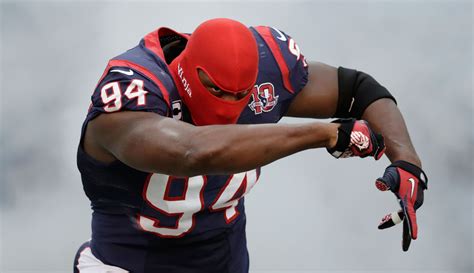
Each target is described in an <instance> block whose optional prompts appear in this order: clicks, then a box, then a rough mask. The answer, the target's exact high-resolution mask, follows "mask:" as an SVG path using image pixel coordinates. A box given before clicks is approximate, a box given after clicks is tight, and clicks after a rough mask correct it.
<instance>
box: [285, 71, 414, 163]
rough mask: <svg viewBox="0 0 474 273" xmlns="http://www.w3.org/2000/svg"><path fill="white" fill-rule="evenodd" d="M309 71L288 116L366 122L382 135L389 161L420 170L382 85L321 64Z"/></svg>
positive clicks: (399, 120) (409, 141) (408, 140)
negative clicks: (361, 120) (304, 84)
mask: <svg viewBox="0 0 474 273" xmlns="http://www.w3.org/2000/svg"><path fill="white" fill-rule="evenodd" d="M308 70H309V71H308V72H309V75H308V83H307V84H306V86H305V87H304V88H303V89H302V90H301V92H300V93H299V94H298V95H297V96H296V97H295V99H294V100H293V102H292V103H291V105H290V107H289V109H288V112H287V114H286V115H287V116H292V117H311V118H331V117H336V118H348V117H353V118H356V119H364V120H367V121H368V122H369V124H370V126H371V127H372V128H373V129H374V130H375V131H377V132H379V133H381V134H382V135H383V136H384V141H385V145H386V147H387V150H386V154H387V156H388V158H389V159H390V160H391V161H392V162H393V161H397V160H405V161H408V162H410V163H412V164H415V165H417V166H419V167H421V161H420V159H419V157H418V155H417V153H416V151H415V149H414V147H413V144H412V142H411V140H410V137H409V134H408V130H407V127H406V125H405V121H404V120H403V116H402V114H401V113H400V110H399V109H398V107H397V105H396V104H395V102H394V100H393V99H392V98H390V97H391V95H389V93H388V94H387V93H382V92H384V91H382V92H381V93H378V92H379V90H381V89H385V88H384V87H383V86H381V85H380V84H378V83H377V82H376V81H375V80H374V79H373V78H372V77H371V76H369V75H367V74H365V73H363V72H360V71H354V70H348V69H344V68H339V69H338V68H335V67H332V66H329V65H326V64H323V63H316V62H310V63H309V67H308ZM385 90H386V89H385ZM371 92H373V93H376V94H370V93H371ZM387 92H388V91H387ZM364 93H365V94H367V96H365V95H364Z"/></svg>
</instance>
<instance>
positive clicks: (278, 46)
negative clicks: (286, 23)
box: [251, 26, 306, 65]
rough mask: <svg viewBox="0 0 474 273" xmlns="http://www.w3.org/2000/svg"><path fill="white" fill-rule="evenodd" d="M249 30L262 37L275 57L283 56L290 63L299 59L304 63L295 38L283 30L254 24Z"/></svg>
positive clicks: (294, 62)
mask: <svg viewBox="0 0 474 273" xmlns="http://www.w3.org/2000/svg"><path fill="white" fill-rule="evenodd" d="M251 30H253V31H254V33H257V34H258V35H259V36H260V37H261V39H263V41H264V42H265V43H266V44H267V46H268V47H269V48H270V50H271V52H272V54H273V55H274V56H275V57H279V56H281V57H283V58H284V59H285V61H286V62H289V64H290V65H291V64H296V63H297V62H298V61H300V60H301V61H302V62H304V63H306V61H305V59H304V56H303V55H302V53H301V50H300V47H299V45H298V44H297V43H296V41H295V39H293V38H292V37H291V36H290V35H288V34H286V33H285V32H284V31H282V30H280V29H278V28H276V27H271V26H255V27H251Z"/></svg>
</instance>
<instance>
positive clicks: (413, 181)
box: [408, 177, 415, 198]
mask: <svg viewBox="0 0 474 273" xmlns="http://www.w3.org/2000/svg"><path fill="white" fill-rule="evenodd" d="M408 181H410V183H411V195H410V198H413V191H414V190H415V179H413V178H411V177H410V178H408Z"/></svg>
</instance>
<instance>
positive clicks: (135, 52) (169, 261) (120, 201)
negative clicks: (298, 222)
mask: <svg viewBox="0 0 474 273" xmlns="http://www.w3.org/2000/svg"><path fill="white" fill-rule="evenodd" d="M250 29H251V31H252V33H253V34H254V36H255V39H256V41H257V44H258V48H259V56H260V63H259V74H258V79H257V83H256V84H255V86H254V88H253V90H252V95H251V97H250V100H249V102H248V106H247V107H246V108H245V110H244V111H243V112H242V114H241V116H240V118H239V120H238V123H240V124H258V123H275V122H277V121H279V120H280V119H281V118H282V116H283V115H284V114H285V112H286V111H287V109H288V107H289V104H290V103H291V101H292V99H293V98H294V97H295V96H296V95H297V94H298V92H299V91H300V90H301V89H302V88H303V87H304V86H305V84H306V82H307V74H308V73H307V64H306V62H305V59H304V57H303V55H301V53H300V50H299V48H298V46H297V45H296V43H295V42H294V40H293V39H292V38H291V37H289V36H287V35H286V34H284V33H283V32H281V31H279V30H276V29H273V28H270V27H255V28H250ZM187 37H188V35H186V34H180V33H176V32H174V31H172V30H170V29H167V28H160V29H158V30H157V31H154V32H152V33H150V34H148V35H147V36H145V37H144V38H143V39H142V40H141V41H140V43H139V45H138V46H136V47H134V48H132V49H130V50H128V51H127V52H125V53H123V54H121V55H119V56H117V57H115V58H113V59H112V60H110V61H109V64H108V66H107V68H106V69H105V71H104V74H103V76H102V77H101V79H100V81H99V83H98V85H97V87H96V88H95V91H94V93H93V95H92V97H91V100H92V103H91V106H90V108H89V111H88V114H87V117H86V120H85V122H84V124H83V129H82V136H83V135H84V132H85V129H86V127H87V124H88V122H89V121H90V120H92V119H94V118H95V117H97V116H98V115H100V114H103V113H113V112H117V111H148V112H154V113H156V114H158V115H162V116H165V117H169V118H175V119H179V120H182V121H183V122H189V123H191V119H190V118H189V113H188V111H187V109H186V106H185V105H183V103H182V100H181V99H180V96H179V94H178V91H177V89H176V86H175V84H174V82H173V79H172V77H171V75H170V72H169V70H168V66H167V64H166V61H165V60H166V58H167V57H168V56H165V54H164V53H163V49H162V45H164V44H166V43H168V42H172V41H174V40H176V39H184V40H186V39H187ZM81 143H82V137H81ZM170 145H172V143H170ZM77 162H78V168H79V170H80V172H81V176H82V182H83V186H84V190H85V193H86V195H87V196H88V197H89V199H90V200H91V205H92V209H93V217H92V240H91V249H92V252H93V254H94V255H95V256H96V257H98V258H99V259H100V260H101V261H103V262H104V263H106V264H110V265H115V266H118V267H121V268H123V269H126V270H128V271H130V272H180V273H182V272H206V273H210V272H220V273H223V272H232V273H240V272H242V273H243V272H247V271H248V254H247V249H246V242H245V210H244V198H243V197H244V195H245V194H247V193H248V192H249V191H250V190H251V189H252V187H253V186H254V185H255V184H256V182H257V180H258V177H259V176H260V169H257V170H250V171H247V172H243V173H238V174H234V175H205V174H203V175H200V176H195V177H173V176H169V175H166V174H158V173H146V172H142V171H139V170H136V169H134V168H131V167H129V166H127V165H126V164H124V163H122V162H120V161H118V160H117V161H114V162H112V163H110V164H104V163H100V162H98V161H97V160H94V159H93V158H91V157H90V156H88V155H87V154H86V153H85V152H84V150H83V148H82V144H81V145H79V149H78V154H77Z"/></svg>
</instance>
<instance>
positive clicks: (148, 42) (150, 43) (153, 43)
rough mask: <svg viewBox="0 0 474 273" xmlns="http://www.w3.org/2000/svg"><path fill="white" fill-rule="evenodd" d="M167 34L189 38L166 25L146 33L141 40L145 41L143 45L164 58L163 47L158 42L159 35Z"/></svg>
mask: <svg viewBox="0 0 474 273" xmlns="http://www.w3.org/2000/svg"><path fill="white" fill-rule="evenodd" d="M167 35H178V36H181V37H183V38H185V39H186V40H187V39H189V37H190V36H189V35H187V34H183V33H179V32H176V31H174V30H172V29H170V28H167V27H161V28H159V29H157V30H155V31H153V32H150V33H148V34H147V35H146V36H145V37H144V38H143V40H144V41H145V47H146V48H148V49H149V50H151V51H152V52H153V53H155V54H156V55H157V56H159V57H160V58H161V59H162V60H165V55H164V53H163V49H162V48H161V44H160V37H161V36H167Z"/></svg>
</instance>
